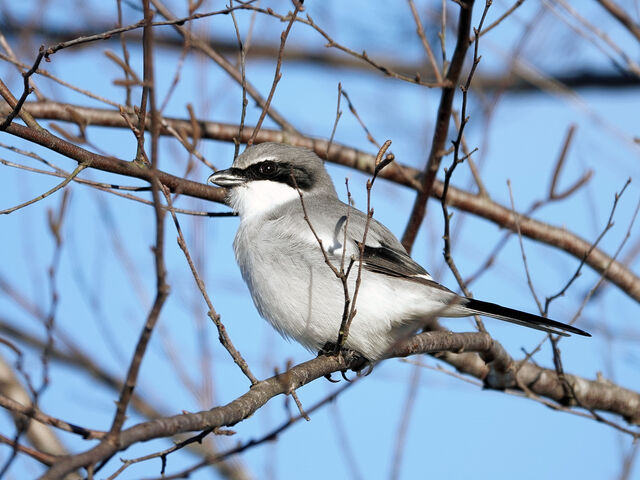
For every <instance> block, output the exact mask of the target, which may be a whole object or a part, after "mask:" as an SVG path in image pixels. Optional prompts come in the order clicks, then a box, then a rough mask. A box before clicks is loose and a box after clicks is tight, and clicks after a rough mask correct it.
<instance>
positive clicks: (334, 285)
mask: <svg viewBox="0 0 640 480" xmlns="http://www.w3.org/2000/svg"><path fill="white" fill-rule="evenodd" d="M208 181H209V182H212V183H215V184H216V185H219V186H221V187H226V188H228V189H229V195H228V203H229V206H230V207H231V208H232V209H233V210H234V211H235V212H237V213H238V214H239V215H240V219H241V220H240V226H239V227H238V232H237V234H236V237H235V241H234V243H233V246H234V250H235V255H236V260H237V262H238V265H239V266H240V270H241V272H242V277H243V278H244V280H245V282H246V283H247V285H248V287H249V290H250V291H251V296H252V297H253V301H254V303H255V305H256V307H257V309H258V311H259V312H260V315H261V316H262V317H264V318H265V319H266V320H268V321H269V323H271V325H273V326H274V327H275V329H276V330H278V332H280V333H281V334H282V335H283V336H284V337H288V338H293V339H295V340H296V341H298V342H299V343H301V344H302V345H303V346H305V347H306V348H308V349H310V350H313V351H316V352H317V351H320V350H323V349H324V348H325V346H326V345H328V344H331V343H333V344H335V342H336V340H337V338H338V330H339V328H340V324H341V321H342V316H343V310H344V303H345V297H344V291H343V285H342V282H341V280H340V279H338V278H337V277H336V275H335V274H334V273H333V272H332V270H331V269H330V268H329V266H328V265H327V264H326V262H325V258H324V256H323V253H322V250H321V247H320V244H319V243H318V241H317V239H316V237H315V236H314V234H313V231H312V230H311V228H310V226H309V224H311V226H312V227H313V230H314V231H315V233H316V234H317V235H318V237H319V238H320V239H321V240H322V246H323V248H324V250H325V252H326V255H327V257H328V258H329V259H330V260H331V262H332V263H333V265H335V266H336V268H339V266H340V262H341V259H342V249H343V248H345V249H346V252H345V258H346V260H345V264H346V265H345V268H346V266H347V265H348V263H349V262H350V261H351V260H350V259H352V258H353V259H355V263H354V264H353V268H352V269H351V272H350V275H349V277H348V286H349V294H350V295H351V296H353V292H354V289H355V281H356V276H357V270H358V268H357V267H358V263H359V262H360V258H362V274H361V275H362V281H361V285H360V287H359V292H358V297H357V305H356V309H357V314H356V316H355V317H354V318H353V320H352V323H351V327H350V331H349V335H348V338H347V340H346V342H345V344H344V346H343V347H344V348H346V349H348V350H353V351H355V352H357V353H359V354H360V355H362V356H364V357H365V358H366V359H368V360H370V361H375V360H379V359H380V358H382V357H383V356H384V355H385V353H386V352H387V350H388V349H389V348H390V347H391V346H392V345H393V344H394V343H395V342H396V341H397V340H399V339H401V338H404V337H406V336H407V335H409V334H411V333H414V332H415V331H417V330H418V329H420V328H421V327H423V326H424V322H425V320H429V319H430V318H433V317H434V316H442V317H466V316H470V315H475V314H479V315H486V316H488V317H493V318H497V319H500V320H505V321H507V322H512V323H516V324H519V325H524V326H526V327H530V328H535V329H538V330H542V331H545V332H549V333H555V334H558V335H564V336H568V333H567V332H571V333H575V334H578V335H584V336H590V335H589V334H588V333H587V332H584V331H582V330H580V329H578V328H576V327H573V326H571V325H566V324H564V323H560V322H556V321H554V320H550V319H548V318H543V317H539V316H537V315H533V314H530V313H526V312H521V311H519V310H514V309H511V308H507V307H503V306H500V305H496V304H494V303H489V302H483V301H481V300H476V299H473V298H466V297H461V296H459V295H457V294H455V293H454V292H452V291H451V290H449V289H448V288H446V287H444V286H442V285H440V284H439V283H437V282H436V281H435V280H433V278H432V277H431V276H430V275H429V273H427V271H426V270H425V269H424V268H422V267H421V266H420V265H418V264H417V263H416V262H415V261H413V259H412V258H411V257H410V256H409V255H408V253H407V252H406V250H405V249H404V247H403V246H402V245H401V244H400V242H399V241H398V239H397V238H396V237H395V236H394V235H393V234H392V233H391V232H390V231H389V230H388V229H387V228H386V227H385V226H384V225H382V224H381V223H379V222H378V221H376V220H375V219H371V220H370V224H369V230H368V232H367V235H366V242H365V246H364V254H363V255H362V257H361V256H360V248H359V243H360V242H362V240H363V236H364V231H365V225H366V222H367V216H366V214H364V213H363V212H361V211H359V210H357V209H356V208H354V207H350V206H348V205H346V204H345V203H343V202H341V201H340V200H339V198H338V195H337V193H336V190H335V188H334V186H333V182H332V181H331V178H330V177H329V174H328V173H327V171H326V170H325V168H324V164H323V162H322V160H321V159H320V158H319V157H318V156H317V155H316V154H315V153H313V152H312V151H310V150H307V149H304V148H300V147H293V146H289V145H283V144H279V143H262V144H260V145H255V146H252V147H249V148H247V149H246V150H245V151H244V153H242V154H241V155H239V156H238V157H237V158H236V160H235V161H234V162H233V166H232V167H231V168H229V169H227V170H222V171H218V172H216V173H214V174H213V175H211V176H210V177H209V179H208ZM299 192H302V200H301V199H300V195H299ZM303 202H304V205H303ZM303 206H304V208H305V210H306V212H307V216H308V220H305V218H304V212H303ZM347 216H348V220H347ZM345 226H346V229H347V231H346V242H345V241H344V240H345V231H344V229H345Z"/></svg>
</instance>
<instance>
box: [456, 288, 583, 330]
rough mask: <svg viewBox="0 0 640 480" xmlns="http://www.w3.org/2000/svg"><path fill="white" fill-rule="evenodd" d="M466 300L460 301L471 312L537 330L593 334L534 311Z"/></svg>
mask: <svg viewBox="0 0 640 480" xmlns="http://www.w3.org/2000/svg"><path fill="white" fill-rule="evenodd" d="M465 300H466V301H463V302H461V303H460V306H462V307H464V308H465V309H466V310H468V311H469V313H470V314H478V315H486V316H488V317H493V318H497V319H499V320H504V321H505V322H511V323H516V324H518V325H523V326H525V327H529V328H535V329H536V330H542V331H543V332H547V333H554V334H556V335H562V336H565V337H568V336H569V334H570V333H575V334H576V335H582V336H585V337H590V336H591V334H589V333H587V332H585V331H584V330H580V329H579V328H576V327H574V326H571V325H567V324H566V323H562V322H556V321H555V320H551V319H549V318H544V317H540V316H538V315H534V314H532V313H527V312H521V311H520V310H515V309H513V308H508V307H503V306H502V305H497V304H495V303H491V302H483V301H482V300H476V299H475V298H466V299H465Z"/></svg>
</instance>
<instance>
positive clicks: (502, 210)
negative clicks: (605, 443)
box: [0, 102, 640, 302]
mask: <svg viewBox="0 0 640 480" xmlns="http://www.w3.org/2000/svg"><path fill="white" fill-rule="evenodd" d="M5 108H6V107H5ZM24 108H25V109H26V110H28V111H29V113H31V114H32V115H33V116H34V117H36V118H41V119H57V120H62V121H68V122H75V121H77V118H78V116H80V117H82V118H84V119H85V120H86V121H87V122H88V124H91V125H100V126H108V127H118V128H128V126H127V123H126V121H125V120H124V119H123V118H122V116H121V115H120V113H119V112H116V111H112V110H106V109H97V108H87V107H78V106H75V105H68V104H61V103H54V102H35V103H27V104H25V106H24ZM3 111H4V110H2V108H1V107H0V113H2V112H3ZM164 122H165V127H166V126H170V127H172V128H174V129H175V130H177V131H180V132H183V133H184V134H185V135H187V136H190V135H191V133H192V129H193V125H192V122H191V121H190V120H181V119H176V118H165V119H164ZM198 129H199V131H200V135H201V138H208V139H215V140H223V141H227V142H233V139H234V137H237V135H238V126H237V125H235V124H226V123H216V122H204V121H203V122H199V123H198ZM251 130H252V129H251V128H246V129H245V130H244V132H243V135H242V138H240V139H239V141H240V142H246V141H247V140H248V139H249V137H250V132H251ZM8 132H9V133H12V134H14V135H17V136H19V137H22V138H24V139H26V140H29V141H32V142H34V143H37V144H39V145H42V146H44V147H47V148H50V149H51V150H54V151H56V152H58V153H61V154H63V155H66V156H68V157H69V158H73V159H74V160H76V161H78V162H88V161H89V160H90V161H91V168H95V169H98V170H103V171H106V172H111V173H117V174H120V175H126V176H130V177H135V178H140V179H143V180H147V181H151V174H150V171H149V170H148V169H146V168H144V167H141V166H140V165H138V164H137V163H133V162H125V161H122V160H119V159H117V158H114V157H105V156H102V155H98V154H95V153H91V152H88V151H87V150H84V149H83V148H81V147H78V146H76V145H73V144H71V143H69V142H66V141H65V140H62V139H59V138H57V137H54V136H52V135H50V134H47V133H46V132H45V133H42V132H35V131H33V130H31V129H29V128H26V127H24V126H22V125H19V124H12V125H11V126H10V127H9V129H8ZM161 134H163V135H169V132H168V130H167V129H166V128H163V129H162V131H161ZM267 141H270V142H282V143H288V144H291V145H296V146H300V147H306V148H310V149H311V150H313V151H314V152H316V154H318V155H319V156H320V157H321V158H326V159H327V160H329V161H330V162H334V163H338V164H341V165H344V166H347V167H350V168H355V169H358V170H361V171H364V172H367V173H373V168H374V161H375V157H374V156H373V155H371V154H369V153H365V152H362V151H360V150H356V149H353V148H350V147H347V146H344V145H340V144H336V143H332V144H331V146H330V148H329V144H328V142H327V141H326V140H323V139H314V138H309V137H303V136H300V135H296V134H291V133H286V132H282V131H277V130H269V129H264V128H263V129H261V130H260V132H259V134H258V136H257V137H256V143H262V142H267ZM328 148H329V152H328V154H327V149H328ZM419 175H420V171H419V170H416V169H414V168H410V167H405V166H402V165H401V164H398V163H397V162H394V164H392V165H391V166H390V167H389V168H385V169H384V170H383V171H382V172H380V176H381V177H384V178H386V179H387V180H391V181H393V182H396V183H399V184H401V185H406V186H408V187H411V188H415V189H418V188H420V184H419V182H418V181H417V178H418V176H419ZM158 179H159V180H160V182H161V183H162V184H163V185H166V186H167V187H169V188H170V189H171V191H172V192H178V191H179V192H181V193H183V194H185V195H189V196H192V197H196V198H202V199H204V200H211V201H214V202H218V203H223V202H224V198H225V192H224V190H223V189H219V188H213V187H209V186H206V185H204V184H202V183H197V182H193V181H191V180H187V179H184V178H180V177H176V176H174V175H170V174H168V173H165V172H162V171H158ZM442 189H443V185H442V183H441V182H440V181H438V180H436V181H435V182H434V185H433V191H432V192H431V195H432V196H433V197H435V198H440V196H441V195H442ZM447 204H448V205H449V206H452V207H455V208H458V209H460V210H462V211H465V212H468V213H471V214H473V215H477V216H479V217H482V218H484V219H486V220H489V221H491V222H493V223H495V224H496V225H498V226H499V227H502V228H508V229H510V230H512V231H514V232H515V231H516V223H515V219H514V216H513V212H512V211H511V209H510V208H507V207H505V206H503V205H501V204H499V203H496V202H494V201H493V200H491V199H489V198H486V197H483V196H480V195H475V194H472V193H469V192H466V191H464V190H461V189H457V188H455V187H453V186H450V187H449V191H448V193H447ZM520 230H521V233H522V235H524V236H525V237H528V238H531V239H534V240H538V241H540V242H542V243H545V244H547V245H551V246H554V247H556V248H559V249H561V250H564V251H565V252H567V253H568V254H570V255H572V256H574V257H576V258H577V259H579V260H582V258H583V257H584V255H586V254H587V252H589V249H590V248H591V246H592V245H591V242H589V241H587V240H585V239H583V238H581V237H579V236H577V235H575V234H573V233H571V232H569V231H567V230H566V229H564V228H560V227H555V226H553V225H549V224H547V223H544V222H540V221H538V220H534V219H532V218H529V217H526V216H521V217H520ZM585 263H586V264H587V265H589V266H590V267H591V268H593V269H594V270H595V271H597V272H598V273H600V274H602V273H605V278H606V279H607V280H609V281H610V282H612V283H613V284H615V285H617V286H618V287H619V288H620V289H621V290H622V291H624V292H625V293H626V294H627V295H629V296H630V297H631V298H633V299H634V300H636V301H638V302H640V278H638V277H637V276H636V275H635V274H634V273H633V272H632V271H631V270H630V269H629V268H628V267H626V266H625V265H623V264H622V263H620V262H618V261H614V260H613V259H612V258H611V257H610V256H609V255H607V254H606V253H605V252H603V251H602V250H600V249H593V250H592V251H591V253H590V254H589V257H588V258H587V259H586V262H585ZM607 267H608V269H607Z"/></svg>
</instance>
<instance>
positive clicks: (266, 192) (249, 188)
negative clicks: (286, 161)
mask: <svg viewBox="0 0 640 480" xmlns="http://www.w3.org/2000/svg"><path fill="white" fill-rule="evenodd" d="M299 198H300V196H299V194H298V191H297V190H296V189H295V188H292V187H290V186H289V185H286V184H284V183H280V182H274V181H271V180H254V181H252V182H247V183H245V184H243V185H239V186H237V187H234V188H232V189H231V192H230V193H229V206H230V207H231V208H232V209H233V211H234V212H237V213H238V214H239V215H240V216H241V217H242V218H243V219H247V218H249V217H254V216H260V215H263V214H265V213H267V212H269V211H271V210H273V209H275V208H278V207H279V206H281V205H283V204H285V203H287V202H290V201H291V200H294V199H299Z"/></svg>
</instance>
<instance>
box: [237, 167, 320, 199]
mask: <svg viewBox="0 0 640 480" xmlns="http://www.w3.org/2000/svg"><path fill="white" fill-rule="evenodd" d="M231 170H234V169H231ZM235 170H236V172H234V173H237V174H239V175H241V176H243V177H244V178H245V179H246V180H247V181H248V182H250V181H252V180H271V181H273V182H280V183H284V184H285V185H289V186H290V187H291V188H296V186H297V188H299V189H300V190H302V191H306V190H310V189H311V187H313V184H314V178H313V174H312V173H311V172H310V171H309V170H307V169H305V168H303V167H300V166H297V165H293V164H291V163H289V162H274V161H273V160H263V161H262V162H258V163H254V164H253V165H249V166H248V167H247V168H244V169H235Z"/></svg>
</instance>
